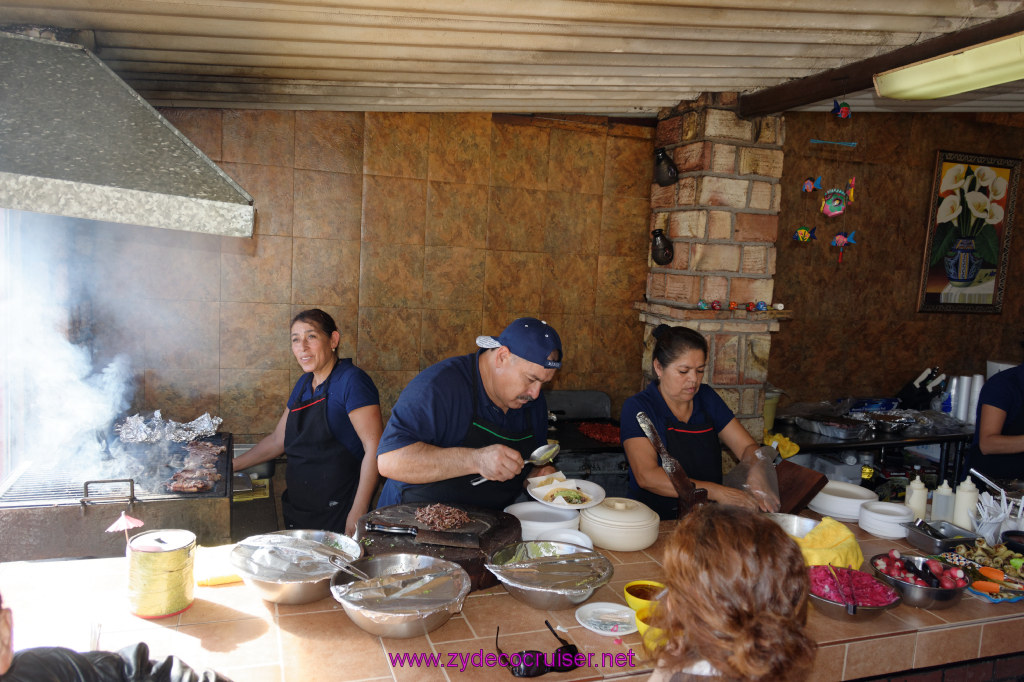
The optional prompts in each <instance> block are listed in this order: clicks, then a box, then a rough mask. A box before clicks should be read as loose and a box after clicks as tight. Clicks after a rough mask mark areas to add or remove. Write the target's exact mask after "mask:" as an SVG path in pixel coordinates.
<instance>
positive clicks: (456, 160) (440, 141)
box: [427, 114, 491, 185]
mask: <svg viewBox="0 0 1024 682" xmlns="http://www.w3.org/2000/svg"><path fill="white" fill-rule="evenodd" d="M490 155H491V115H490V114H431V115H430V161H429V166H428V172H427V177H428V178H429V179H430V180H437V181H440V182H458V183H466V184H475V185H486V184H488V183H489V182H490V177H491V158H490Z"/></svg>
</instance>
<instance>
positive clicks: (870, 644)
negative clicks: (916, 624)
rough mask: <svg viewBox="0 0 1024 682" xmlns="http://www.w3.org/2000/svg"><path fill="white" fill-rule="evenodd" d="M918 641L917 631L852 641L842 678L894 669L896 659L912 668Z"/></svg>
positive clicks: (878, 673) (847, 678)
mask: <svg viewBox="0 0 1024 682" xmlns="http://www.w3.org/2000/svg"><path fill="white" fill-rule="evenodd" d="M916 643H917V634H916V633H913V634H909V635H895V636H891V637H885V638H878V639H868V640H863V641H860V642H850V643H849V644H848V645H847V646H848V653H847V655H846V671H845V673H844V674H843V678H842V679H846V680H851V679H856V678H858V677H871V676H874V675H882V674H884V673H887V672H890V671H891V670H892V668H893V663H894V662H895V661H903V662H905V665H904V667H905V668H910V667H911V662H912V661H913V660H914V646H915V644H916ZM897 665H899V664H898V663H897ZM915 667H920V666H915Z"/></svg>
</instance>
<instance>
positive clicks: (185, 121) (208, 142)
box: [157, 107, 224, 161]
mask: <svg viewBox="0 0 1024 682" xmlns="http://www.w3.org/2000/svg"><path fill="white" fill-rule="evenodd" d="M157 111H159V112H160V115H161V116H163V117H164V118H166V119H167V120H168V121H170V123H171V125H173V126H174V127H175V128H177V129H178V131H179V132H180V133H181V134H182V135H184V136H185V137H187V138H188V140H189V142H191V143H192V144H194V145H195V146H196V147H198V148H199V151H201V152H202V153H204V154H206V156H208V157H209V158H210V160H211V161H220V160H221V138H222V135H223V130H222V126H223V113H224V112H222V111H221V110H220V109H177V108H170V107H159V108H157Z"/></svg>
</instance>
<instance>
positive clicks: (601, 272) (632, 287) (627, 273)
mask: <svg viewBox="0 0 1024 682" xmlns="http://www.w3.org/2000/svg"><path fill="white" fill-rule="evenodd" d="M646 269H647V263H646V262H645V261H642V260H640V259H638V258H624V257H619V256H599V257H598V259H597V297H596V299H595V301H594V303H595V305H596V307H597V312H598V314H601V313H604V312H610V311H624V310H630V309H631V308H632V306H633V303H635V302H637V301H640V300H642V299H643V295H644V292H643V285H644V282H643V275H644V272H645V271H646Z"/></svg>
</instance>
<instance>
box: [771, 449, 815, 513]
mask: <svg viewBox="0 0 1024 682" xmlns="http://www.w3.org/2000/svg"><path fill="white" fill-rule="evenodd" d="M775 474H776V476H778V479H779V499H780V501H781V503H782V504H781V508H780V509H779V511H780V512H782V513H783V514H796V513H798V512H800V511H801V510H803V509H804V507H806V506H807V503H808V502H810V501H811V500H812V499H814V496H815V495H817V494H818V493H819V492H820V491H821V489H822V488H824V487H825V484H826V483H828V478H826V477H825V474H823V473H821V472H818V471H815V470H814V469H808V468H807V467H805V466H800V465H799V464H794V463H793V462H790V461H789V460H787V459H784V460H782V461H781V462H779V464H778V465H777V466H776V467H775Z"/></svg>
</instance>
